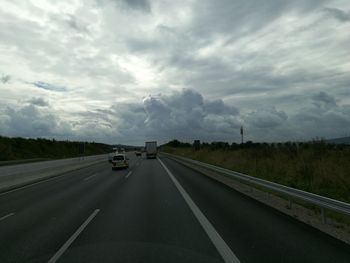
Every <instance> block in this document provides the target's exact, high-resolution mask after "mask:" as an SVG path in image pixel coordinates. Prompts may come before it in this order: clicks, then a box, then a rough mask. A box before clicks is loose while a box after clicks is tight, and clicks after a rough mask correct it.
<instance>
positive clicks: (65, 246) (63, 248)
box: [48, 209, 100, 263]
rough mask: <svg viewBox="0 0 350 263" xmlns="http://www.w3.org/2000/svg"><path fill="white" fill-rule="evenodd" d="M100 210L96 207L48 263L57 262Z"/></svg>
mask: <svg viewBox="0 0 350 263" xmlns="http://www.w3.org/2000/svg"><path fill="white" fill-rule="evenodd" d="M98 212H100V209H96V210H95V211H94V212H93V213H92V214H91V215H90V216H89V217H88V219H86V220H85V222H84V223H83V224H82V225H81V226H80V227H79V228H78V229H77V231H75V233H74V234H73V235H72V236H71V237H70V238H69V239H68V240H67V242H66V243H64V244H63V246H62V247H61V248H60V249H59V250H58V251H57V252H56V254H55V255H53V257H52V258H51V259H50V260H49V261H48V263H54V262H56V261H57V260H58V259H59V258H60V257H61V256H62V255H63V253H64V252H65V251H66V250H67V249H68V248H69V246H70V245H71V244H72V243H73V242H74V240H75V239H76V238H77V237H78V236H79V235H80V233H81V232H83V230H84V229H85V227H86V226H87V225H88V224H89V223H90V222H91V220H92V219H94V217H95V216H96V215H97V213H98Z"/></svg>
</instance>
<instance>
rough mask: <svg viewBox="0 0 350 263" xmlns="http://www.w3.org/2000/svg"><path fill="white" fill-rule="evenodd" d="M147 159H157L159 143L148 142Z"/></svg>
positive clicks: (146, 146) (146, 145)
mask: <svg viewBox="0 0 350 263" xmlns="http://www.w3.org/2000/svg"><path fill="white" fill-rule="evenodd" d="M145 148H146V158H147V159H150V158H157V142H155V141H153V142H146V144H145Z"/></svg>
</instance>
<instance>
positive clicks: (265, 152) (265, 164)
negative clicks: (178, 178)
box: [162, 140, 350, 202]
mask: <svg viewBox="0 0 350 263" xmlns="http://www.w3.org/2000/svg"><path fill="white" fill-rule="evenodd" d="M162 151H164V152H168V153H173V154H177V155H181V156H184V157H188V158H192V159H195V160H199V161H202V162H207V163H210V164H214V165H217V166H221V167H225V168H228V169H231V170H234V171H237V172H241V173H245V174H248V175H251V176H255V177H259V178H262V179H266V180H269V181H273V182H276V183H279V184H283V185H286V186H290V187H294V188H298V189H301V190H305V191H308V192H312V193H316V194H319V195H323V196H327V197H331V198H334V199H338V200H342V201H346V202H350V146H349V145H336V144H328V143H325V142H323V141H313V142H308V143H290V142H287V143H276V144H267V143H252V142H247V143H244V144H229V143H225V142H213V143H202V144H201V145H200V149H199V150H195V149H194V148H193V147H192V145H191V144H189V143H182V142H179V141H177V140H173V141H171V142H169V143H167V144H165V145H163V147H162Z"/></svg>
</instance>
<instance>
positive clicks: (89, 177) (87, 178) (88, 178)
mask: <svg viewBox="0 0 350 263" xmlns="http://www.w3.org/2000/svg"><path fill="white" fill-rule="evenodd" d="M96 175H97V173H96V174H93V175H90V176H88V177H86V178H84V181H87V180H90V179H91V178H92V177H95V176H96Z"/></svg>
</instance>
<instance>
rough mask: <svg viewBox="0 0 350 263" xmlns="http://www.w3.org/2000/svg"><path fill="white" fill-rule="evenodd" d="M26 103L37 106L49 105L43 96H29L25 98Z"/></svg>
mask: <svg viewBox="0 0 350 263" xmlns="http://www.w3.org/2000/svg"><path fill="white" fill-rule="evenodd" d="M27 102H28V103H30V104H32V105H35V106H39V107H47V106H49V103H48V102H47V101H46V100H44V99H43V98H31V99H29V100H27Z"/></svg>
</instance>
